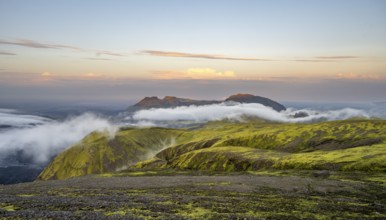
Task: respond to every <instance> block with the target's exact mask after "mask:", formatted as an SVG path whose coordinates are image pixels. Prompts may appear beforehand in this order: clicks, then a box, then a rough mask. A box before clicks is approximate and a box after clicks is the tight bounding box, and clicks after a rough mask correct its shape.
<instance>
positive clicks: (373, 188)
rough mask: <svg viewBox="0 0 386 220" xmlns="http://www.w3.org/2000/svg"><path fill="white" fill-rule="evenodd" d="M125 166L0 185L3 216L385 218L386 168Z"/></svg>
mask: <svg viewBox="0 0 386 220" xmlns="http://www.w3.org/2000/svg"><path fill="white" fill-rule="evenodd" d="M361 176H362V177H364V176H363V175H362V174H361V173H357V174H352V173H346V174H343V173H328V175H319V174H318V173H310V172H305V173H298V174H296V175H295V174H293V173H286V172H282V173H275V172H273V173H228V175H224V174H223V173H218V174H213V173H211V174H209V173H200V172H195V173H186V172H185V173H178V172H170V173H164V174H163V175H162V176H160V175H159V174H157V173H154V172H126V173H120V174H119V175H116V174H113V175H108V174H105V175H91V176H84V177H77V178H71V179H66V180H52V181H36V182H32V183H23V184H15V185H4V186H0V219H333V218H337V219H385V218H386V209H385V205H386V185H385V183H384V182H383V181H382V180H384V177H385V176H384V175H383V174H374V175H369V174H367V175H366V178H360V177H361Z"/></svg>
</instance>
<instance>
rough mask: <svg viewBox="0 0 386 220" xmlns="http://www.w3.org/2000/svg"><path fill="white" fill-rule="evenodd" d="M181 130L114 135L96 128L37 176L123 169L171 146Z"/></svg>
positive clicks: (128, 130)
mask: <svg viewBox="0 0 386 220" xmlns="http://www.w3.org/2000/svg"><path fill="white" fill-rule="evenodd" d="M181 132H182V131H179V130H174V129H166V128H145V129H132V128H126V129H122V130H120V131H119V132H118V133H117V134H116V135H115V137H114V138H113V139H110V138H109V137H108V136H107V135H106V134H104V133H99V132H93V133H91V134H90V135H88V136H86V137H85V138H84V139H83V140H82V141H80V142H79V143H77V144H75V145H73V146H72V147H70V148H68V149H67V150H65V151H64V152H62V153H60V154H59V155H57V156H56V157H55V158H54V160H53V161H52V162H51V163H50V164H49V165H48V166H47V167H46V168H45V169H44V170H43V171H42V173H41V174H40V175H39V177H38V178H39V179H41V180H48V179H65V178H69V177H75V176H83V175H87V174H95V173H105V172H112V171H116V170H119V169H124V168H125V167H127V166H128V165H130V164H134V163H136V162H138V161H141V160H145V159H147V158H150V157H152V156H153V155H154V154H155V153H157V152H158V151H160V150H162V149H164V148H166V147H168V146H169V144H171V143H172V142H173V140H174V138H175V137H176V136H178V135H179V134H180V133H181Z"/></svg>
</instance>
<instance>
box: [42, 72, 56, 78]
mask: <svg viewBox="0 0 386 220" xmlns="http://www.w3.org/2000/svg"><path fill="white" fill-rule="evenodd" d="M53 75H54V74H52V73H50V72H44V73H42V74H40V76H42V77H51V76H53Z"/></svg>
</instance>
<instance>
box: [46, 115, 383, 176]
mask: <svg viewBox="0 0 386 220" xmlns="http://www.w3.org/2000/svg"><path fill="white" fill-rule="evenodd" d="M385 143H386V121H384V120H365V119H355V120H343V121H333V122H322V123H312V124H288V123H271V122H265V121H261V120H250V121H247V122H230V121H217V122H209V123H207V124H206V125H205V126H203V127H201V128H196V129H194V130H187V129H167V128H143V129H134V128H130V129H121V130H120V131H119V132H118V133H117V134H116V136H115V137H114V138H113V139H108V137H107V136H106V135H105V134H101V133H98V132H93V133H91V134H90V135H88V136H87V137H85V138H84V139H83V140H82V141H81V142H79V143H77V144H75V145H74V146H72V147H71V148H69V149H67V150H66V151H64V152H62V153H61V154H59V155H58V156H57V157H56V158H55V159H54V160H53V161H52V162H51V163H50V165H49V166H47V167H46V169H45V170H44V171H43V172H42V173H41V174H40V176H39V179H43V180H47V179H64V178H69V177H75V176H82V175H87V174H101V173H108V174H105V175H104V177H110V176H117V175H121V174H114V175H113V174H110V173H114V172H116V171H119V170H122V169H126V168H128V167H131V168H135V169H140V170H139V171H141V172H142V170H144V171H149V170H150V171H151V170H158V169H170V168H172V169H182V170H208V171H226V172H233V171H258V170H265V169H278V170H287V169H310V170H311V169H326V170H340V171H356V170H361V171H376V172H384V171H386V164H385V163H386V162H385V161H386V153H385V152H386V150H385V148H386V147H385V146H386V144H385ZM137 171H138V170H137ZM137 171H135V172H137ZM135 172H132V173H131V174H130V172H128V173H126V174H122V175H132V176H136V175H138V176H141V175H153V174H152V173H149V172H147V173H140V172H138V173H135Z"/></svg>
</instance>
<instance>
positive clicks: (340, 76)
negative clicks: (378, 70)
mask: <svg viewBox="0 0 386 220" xmlns="http://www.w3.org/2000/svg"><path fill="white" fill-rule="evenodd" d="M336 77H337V78H338V79H351V80H379V79H381V78H380V77H379V76H378V75H370V74H356V73H340V74H337V75H336Z"/></svg>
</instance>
